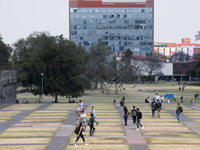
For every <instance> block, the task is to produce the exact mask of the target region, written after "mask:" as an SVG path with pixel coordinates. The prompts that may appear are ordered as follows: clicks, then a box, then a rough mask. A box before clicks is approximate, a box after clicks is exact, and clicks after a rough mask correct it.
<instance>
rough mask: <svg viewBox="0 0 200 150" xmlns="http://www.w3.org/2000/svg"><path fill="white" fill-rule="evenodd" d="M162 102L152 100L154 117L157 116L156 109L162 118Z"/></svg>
mask: <svg viewBox="0 0 200 150" xmlns="http://www.w3.org/2000/svg"><path fill="white" fill-rule="evenodd" d="M161 107H162V104H161V102H160V101H159V100H157V101H152V102H151V111H152V118H156V115H155V111H156V110H157V116H158V118H160V111H161Z"/></svg>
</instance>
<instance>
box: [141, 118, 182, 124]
mask: <svg viewBox="0 0 200 150" xmlns="http://www.w3.org/2000/svg"><path fill="white" fill-rule="evenodd" d="M142 122H160V123H163V122H166V123H171V122H176V123H177V122H178V121H177V120H176V119H162V118H154V119H142Z"/></svg>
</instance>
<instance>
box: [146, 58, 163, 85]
mask: <svg viewBox="0 0 200 150" xmlns="http://www.w3.org/2000/svg"><path fill="white" fill-rule="evenodd" d="M144 65H145V67H144V69H145V72H147V73H148V75H149V80H150V81H151V76H152V73H153V72H160V70H161V69H162V67H163V65H162V63H161V62H160V61H159V59H157V58H154V57H147V59H146V61H145V62H144Z"/></svg>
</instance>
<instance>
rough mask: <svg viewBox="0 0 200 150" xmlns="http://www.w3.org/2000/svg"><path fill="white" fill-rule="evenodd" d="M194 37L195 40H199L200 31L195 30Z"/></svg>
mask: <svg viewBox="0 0 200 150" xmlns="http://www.w3.org/2000/svg"><path fill="white" fill-rule="evenodd" d="M195 37H196V41H198V40H200V31H198V32H197V34H196V35H195Z"/></svg>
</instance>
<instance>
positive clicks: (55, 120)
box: [19, 119, 66, 122]
mask: <svg viewBox="0 0 200 150" xmlns="http://www.w3.org/2000/svg"><path fill="white" fill-rule="evenodd" d="M65 120H66V119H34V120H33V119H23V120H21V121H19V122H65Z"/></svg>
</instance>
